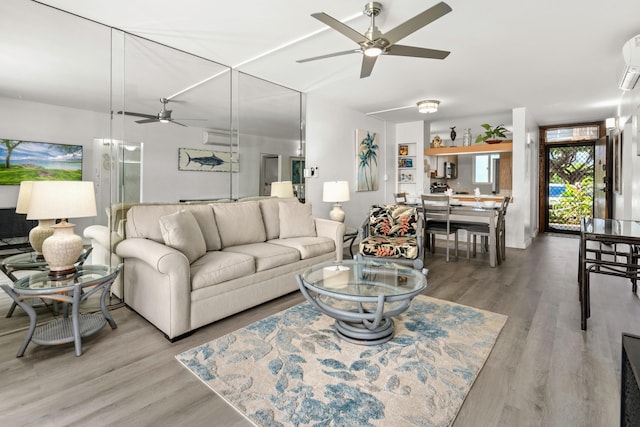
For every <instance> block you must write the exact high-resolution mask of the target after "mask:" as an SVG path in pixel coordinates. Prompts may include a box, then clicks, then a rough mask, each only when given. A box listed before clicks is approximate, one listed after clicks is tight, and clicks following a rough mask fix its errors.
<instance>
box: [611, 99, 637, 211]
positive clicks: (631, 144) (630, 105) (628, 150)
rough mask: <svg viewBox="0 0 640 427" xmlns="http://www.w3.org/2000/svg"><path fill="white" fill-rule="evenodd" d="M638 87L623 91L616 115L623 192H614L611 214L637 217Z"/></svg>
mask: <svg viewBox="0 0 640 427" xmlns="http://www.w3.org/2000/svg"><path fill="white" fill-rule="evenodd" d="M639 115H640V87H636V88H635V89H633V90H631V91H629V92H624V93H623V95H622V97H621V99H620V105H619V113H618V117H619V118H620V120H619V121H620V128H621V129H622V132H623V133H622V194H615V195H614V208H613V209H614V210H613V217H614V218H616V219H633V220H639V219H640V156H639V155H638V154H639V153H640V152H639V151H638V150H639V149H640V135H639V132H638V131H639V130H640V128H639V126H638V116H639Z"/></svg>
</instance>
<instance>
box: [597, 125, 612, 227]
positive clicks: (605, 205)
mask: <svg viewBox="0 0 640 427" xmlns="http://www.w3.org/2000/svg"><path fill="white" fill-rule="evenodd" d="M607 140H608V137H606V136H603V137H602V138H600V139H599V140H597V141H596V144H595V151H594V162H595V171H594V183H593V216H594V217H595V218H610V217H611V201H610V197H611V191H610V190H611V176H612V175H611V173H610V172H609V169H610V168H609V166H608V162H607V146H608V141H607Z"/></svg>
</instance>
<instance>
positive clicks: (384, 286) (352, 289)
mask: <svg viewBox="0 0 640 427" xmlns="http://www.w3.org/2000/svg"><path fill="white" fill-rule="evenodd" d="M297 278H298V285H299V286H300V291H301V292H302V294H303V295H304V296H305V298H307V300H308V301H309V302H310V303H311V304H312V305H313V306H315V307H316V308H317V309H318V310H320V311H321V312H322V313H324V314H326V315H328V316H330V317H332V318H334V319H336V323H335V328H336V331H337V333H338V335H340V336H341V337H342V338H344V339H345V340H347V341H350V342H353V343H356V344H364V345H375V344H381V343H384V342H387V341H389V340H390V339H391V338H392V337H393V330H394V324H393V319H392V317H394V316H397V315H398V314H400V313H402V312H404V311H405V310H406V309H407V308H408V307H409V304H410V303H411V300H412V299H413V297H415V296H416V295H418V294H419V293H421V292H422V291H424V290H425V289H426V287H427V278H426V277H425V276H424V275H423V274H422V272H421V271H419V270H414V269H412V268H408V267H405V266H402V265H400V264H395V263H389V262H375V261H370V260H367V261H355V260H346V261H333V262H326V263H322V264H318V265H315V266H313V267H311V268H309V269H307V270H306V271H304V272H303V274H302V275H301V276H300V275H299V276H297Z"/></svg>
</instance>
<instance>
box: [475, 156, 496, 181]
mask: <svg viewBox="0 0 640 427" xmlns="http://www.w3.org/2000/svg"><path fill="white" fill-rule="evenodd" d="M499 158H500V154H479V155H476V156H474V158H473V168H472V169H473V171H472V173H473V183H474V184H491V183H492V179H493V171H492V170H491V169H492V168H493V161H492V160H493V159H499Z"/></svg>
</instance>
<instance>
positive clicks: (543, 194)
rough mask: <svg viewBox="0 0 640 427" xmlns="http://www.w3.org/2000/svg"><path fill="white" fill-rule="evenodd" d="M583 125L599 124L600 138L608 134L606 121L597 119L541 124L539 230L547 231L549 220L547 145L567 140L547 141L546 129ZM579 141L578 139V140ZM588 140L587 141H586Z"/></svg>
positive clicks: (608, 153)
mask: <svg viewBox="0 0 640 427" xmlns="http://www.w3.org/2000/svg"><path fill="white" fill-rule="evenodd" d="M583 126H598V138H601V137H603V136H605V135H606V134H607V132H606V126H605V121H604V120H602V121H597V122H580V123H567V124H558V125H547V126H540V127H539V128H538V139H539V144H538V147H539V148H538V170H539V171H540V172H539V173H538V230H541V231H542V232H546V229H545V226H546V222H547V209H548V206H547V202H546V200H547V193H548V191H549V190H548V186H547V184H548V183H547V182H546V181H547V170H546V167H547V164H546V162H547V159H546V153H547V145H566V144H567V141H563V142H557V143H554V142H547V138H546V135H547V133H546V131H547V130H549V129H557V128H570V127H583ZM598 138H596V139H594V140H589V141H592V142H594V143H595V141H596V140H597V139H598ZM576 142H578V141H576ZM584 142H587V141H584ZM610 153H611V150H610V149H608V150H607V165H610V164H611V162H610V161H609V159H610V158H609V155H610ZM607 176H608V177H609V179H610V177H611V174H610V173H608V174H607ZM610 207H611V201H610V200H608V199H607V209H610Z"/></svg>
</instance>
